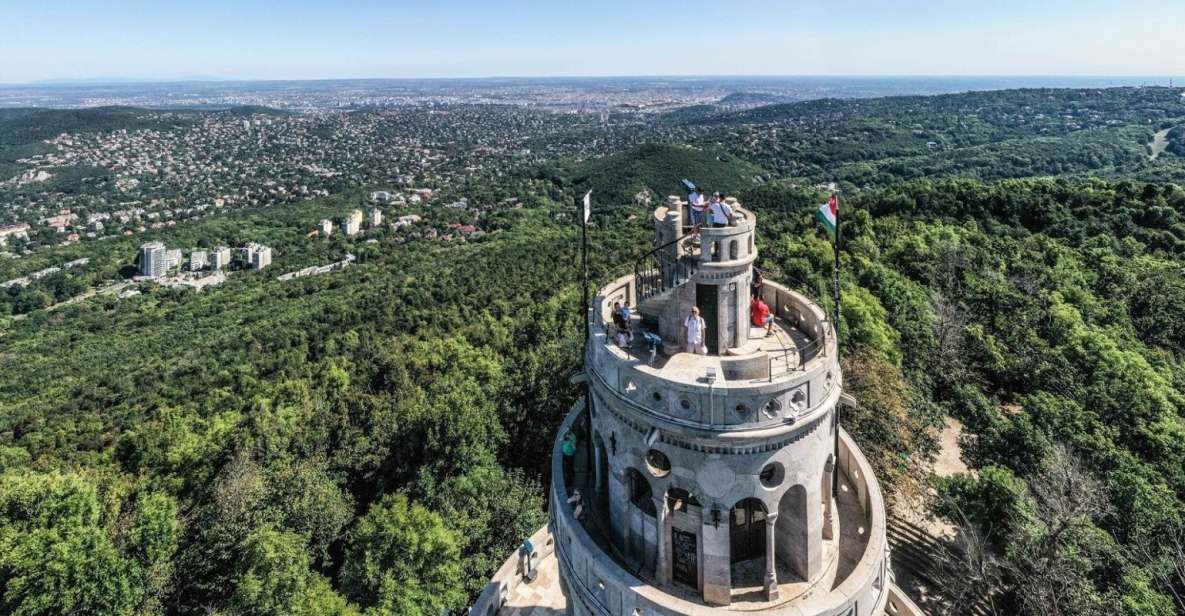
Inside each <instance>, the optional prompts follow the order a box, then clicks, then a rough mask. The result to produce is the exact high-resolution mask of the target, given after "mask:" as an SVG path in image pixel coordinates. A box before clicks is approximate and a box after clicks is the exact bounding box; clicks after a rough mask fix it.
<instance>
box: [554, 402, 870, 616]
mask: <svg viewBox="0 0 1185 616" xmlns="http://www.w3.org/2000/svg"><path fill="white" fill-rule="evenodd" d="M583 412H584V410H583V403H582V402H581V403H578V405H577V407H574V409H573V411H572V412H571V413H570V414H569V416H568V417H567V418H566V419H565V420H564V423H563V425H562V426H561V428H560V433H559V436H557V439H556V446H555V450H554V451H553V459H552V485H551V511H550V515H551V525H552V528H553V531H554V533H555V537H556V548H555V549H556V556H557V558H558V559H559V566H560V572H561V576H562V577H563V578H564V580H565V581H566V588H567V590H568V597H569V609H570V611H571V613H573V614H578V615H583V614H595V615H598V616H633V615H634V614H642V615H645V616H676V615H687V614H693V613H694V614H710V613H715V612H716V611H717V610H710V609H708V608H705V607H704V606H703V605H702V604H700V603H693V602H689V601H686V600H683V599H680V598H678V597H675V596H672V595H669V594H667V593H665V592H663V591H660V590H658V589H657V588H655V587H653V586H651V585H650V584H649V583H648V582H646V581H643V580H642V579H640V578H638V577H637V576H635V575H633V574H631V573H629V572H628V571H626V570H625V569H624V568H623V567H622V566H621V565H619V564H618V563H617V561H615V560H614V559H613V558H612V557H611V556H609V555H608V554H606V553H605V552H604V551H603V550H602V549H601V548H600V547H598V545H597V543H596V542H595V541H594V540H593V538H592V537H590V536H589V534H588V533H587V532H586V531H585V529H584V528H583V526H582V525H581V524H580V522H578V521H577V520H576V519H575V517H574V514H573V512H572V508H571V505H570V504H568V502H567V497H568V489H567V486H566V485H565V484H564V469H563V455H562V453H561V452H560V451H559V445H560V440H561V439H562V437H563V435H564V434H566V433H567V432H568V431H569V430H571V429H572V427H573V426H574V425H576V422H577V419H578V418H579V417H580V416H581V415H582V413H583ZM839 470H840V472H843V473H844V475H845V476H846V477H848V479H849V481H850V482H851V483H852V484H853V485H854V486H855V488H856V490H857V493H858V494H860V495H861V503H862V504H864V505H865V507H866V508H865V512H866V515H867V524H868V525H867V529H866V532H867V533H868V543H867V547H866V548H865V552H864V556H863V558H862V559H861V560H860V562H859V563H858V564H857V565H856V566H855V568H854V569H853V570H852V572H851V573H850V574H849V575H848V576H847V577H846V578H845V579H844V580H843V581H842V582H841V584H840V585H839V586H838V587H837V588H835V589H833V590H832V592H830V593H828V594H826V595H822V596H812V597H810V598H806V599H804V600H802V601H798V602H796V603H794V604H793V607H792V609H793V610H794V612H793V613H795V614H818V615H820V616H849V615H851V616H880V614H882V613H883V611H884V606H885V602H886V601H887V599H888V592H887V588H888V585H889V580H888V577H887V569H886V564H887V560H886V546H887V544H886V540H885V514H884V502H883V500H882V498H881V494H880V488H879V486H878V485H877V484H876V481H875V478H873V476H872V470H871V467H870V466H869V465H868V462H867V460H865V459H864V456H863V455H862V454H861V453H860V451H859V449H858V448H857V447H856V446H855V444H854V443H852V441H851V439H850V438H849V437H848V436H847V434H846V433H842V432H841V438H840V459H839ZM720 527H721V528H719V529H717V533H718V534H720V535H722V539H723V541H722V543H723V544H724V545H727V536H728V535H727V521H726V520H722V523H721V524H720ZM702 528H703V529H704V530H705V531H708V529H712V528H713V527H712V525H711V524H707V523H705V524H704V525H703V527H702ZM709 532H710V531H709ZM712 541H713V538H712V537H709V536H705V537H704V544H705V547H704V550H705V552H706V551H708V550H709V548H708V547H707V544H708V543H709V542H712ZM723 556H724V559H723V565H722V566H724V567H726V566H727V552H724V555H723ZM707 566H708V565H707V564H705V567H707ZM708 572H710V570H709V571H708ZM717 609H718V611H719V613H721V614H725V613H728V610H727V608H717ZM635 610H639V611H637V612H635Z"/></svg>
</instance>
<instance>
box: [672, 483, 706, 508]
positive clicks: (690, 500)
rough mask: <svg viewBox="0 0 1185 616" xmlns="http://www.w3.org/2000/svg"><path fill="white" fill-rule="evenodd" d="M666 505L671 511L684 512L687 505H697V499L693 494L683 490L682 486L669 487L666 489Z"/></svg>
mask: <svg viewBox="0 0 1185 616" xmlns="http://www.w3.org/2000/svg"><path fill="white" fill-rule="evenodd" d="M667 506H668V507H670V509H671V513H677V512H686V511H687V508H688V507H699V506H700V504H699V499H697V498H696V497H695V495H694V494H692V493H691V492H688V491H687V490H684V489H683V488H671V489H669V490H667Z"/></svg>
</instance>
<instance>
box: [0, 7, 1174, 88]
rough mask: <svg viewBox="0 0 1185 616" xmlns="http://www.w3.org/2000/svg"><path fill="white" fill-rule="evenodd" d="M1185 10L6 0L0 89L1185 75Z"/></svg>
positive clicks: (1, 17) (1, 12) (0, 24)
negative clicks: (285, 82)
mask: <svg viewBox="0 0 1185 616" xmlns="http://www.w3.org/2000/svg"><path fill="white" fill-rule="evenodd" d="M1183 26H1185V0H1110V1H1100V0H1075V1H1062V0H1028V1H1020V0H977V1H966V0H944V1H938V0H827V1H816V0H809V1H803V0H781V1H768V2H757V1H745V0H740V1H734V2H724V1H720V2H702V1H700V0H685V1H683V2H658V1H649V0H631V1H628V2H623V1H617V0H599V1H587V0H585V1H572V0H547V1H539V2H518V1H515V2H499V1H497V0H484V1H483V0H464V1H462V0H455V1H449V0H420V1H418V2H403V1H399V0H387V1H385V2H384V1H374V2H359V1H354V0H344V1H336V2H311V1H306V0H292V1H288V2H280V1H272V2H268V1H265V0H236V1H230V0H202V1H197V0H153V1H145V0H103V1H98V0H70V1H61V0H40V1H33V2H21V1H20V0H5V1H4V2H0V82H22V81H35V80H44V79H73V78H80V79H94V78H136V79H178V78H187V77H197V76H203V77H226V78H234V79H314V78H345V77H464V76H472V77H481V76H492V75H523V76H538V75H705V74H715V75H725V74H735V75H758V74H773V75H810V74H823V75H1116V76H1118V75H1181V74H1185V30H1183V29H1182V28H1183Z"/></svg>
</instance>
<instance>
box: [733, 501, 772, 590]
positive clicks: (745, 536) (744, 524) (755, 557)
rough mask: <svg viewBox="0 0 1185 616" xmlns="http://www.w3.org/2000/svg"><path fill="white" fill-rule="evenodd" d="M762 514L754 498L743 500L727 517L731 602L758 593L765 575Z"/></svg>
mask: <svg viewBox="0 0 1185 616" xmlns="http://www.w3.org/2000/svg"><path fill="white" fill-rule="evenodd" d="M766 513H767V512H766V510H765V504H764V503H762V502H761V501H760V500H758V499H756V498H746V499H744V500H742V501H740V502H739V503H737V504H736V505H734V506H733V508H732V510H731V511H729V515H728V526H729V528H728V531H729V535H728V543H729V564H730V569H731V572H730V574H731V579H732V592H733V597H734V599H735V598H737V597H746V596H748V595H750V594H751V593H754V592H761V590H762V589H763V587H764V582H765V573H766V567H767V563H766V540H767V539H766V535H768V533H769V531H768V530H767V529H766V517H767V515H766Z"/></svg>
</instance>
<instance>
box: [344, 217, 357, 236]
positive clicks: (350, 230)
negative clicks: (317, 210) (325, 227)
mask: <svg viewBox="0 0 1185 616" xmlns="http://www.w3.org/2000/svg"><path fill="white" fill-rule="evenodd" d="M360 228H361V227H360V226H359V222H358V220H357V219H355V218H354V217H353V216H351V217H349V218H347V219H345V220H343V221H342V233H344V234H346V235H358V231H359V230H360Z"/></svg>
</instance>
